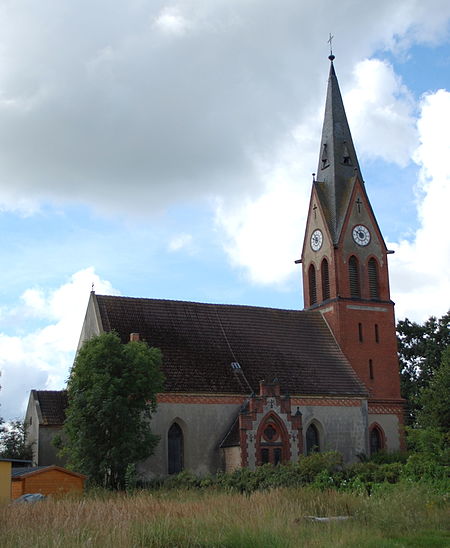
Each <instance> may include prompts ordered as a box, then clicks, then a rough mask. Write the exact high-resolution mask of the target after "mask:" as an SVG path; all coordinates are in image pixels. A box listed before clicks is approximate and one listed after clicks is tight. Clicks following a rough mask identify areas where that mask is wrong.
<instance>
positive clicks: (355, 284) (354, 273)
mask: <svg viewBox="0 0 450 548" xmlns="http://www.w3.org/2000/svg"><path fill="white" fill-rule="evenodd" d="M348 278H349V282H350V295H351V296H352V297H356V298H360V297H361V287H360V284H359V268H358V259H357V258H356V257H355V256H354V255H352V256H351V257H350V260H349V261H348Z"/></svg>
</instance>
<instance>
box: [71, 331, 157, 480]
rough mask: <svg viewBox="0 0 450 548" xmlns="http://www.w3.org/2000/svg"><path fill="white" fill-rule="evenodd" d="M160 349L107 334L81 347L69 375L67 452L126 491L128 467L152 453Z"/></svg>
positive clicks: (74, 463) (95, 476) (78, 465)
mask: <svg viewBox="0 0 450 548" xmlns="http://www.w3.org/2000/svg"><path fill="white" fill-rule="evenodd" d="M160 365H161V352H160V351H159V350H158V349H156V348H149V347H148V345H147V344H146V343H144V342H129V343H128V344H122V343H121V341H120V338H119V336H118V335H117V334H116V333H104V334H102V335H99V336H98V337H94V338H92V339H91V340H89V341H87V342H86V343H85V344H84V345H83V347H82V348H81V349H80V351H79V353H78V355H77V357H76V360H75V363H74V365H73V368H72V370H71V373H70V377H69V381H68V386H67V392H68V400H69V404H68V408H67V414H66V417H67V418H66V421H65V424H64V435H63V436H62V438H61V439H62V440H63V447H64V448H63V454H64V455H66V456H67V457H68V464H69V466H71V467H73V468H74V469H75V470H77V471H79V472H81V473H84V474H86V475H87V476H88V477H89V479H90V481H91V482H92V483H93V484H96V485H101V486H104V487H107V488H112V489H123V488H124V487H125V483H126V481H125V480H126V472H127V468H128V469H129V465H130V464H131V465H133V464H135V463H136V462H137V461H139V460H142V459H145V458H147V457H148V456H150V455H151V454H152V453H153V450H154V448H155V446H156V444H157V442H158V437H157V436H155V435H154V434H152V432H151V430H150V424H149V422H150V418H151V415H152V412H154V410H155V408H156V394H157V393H158V392H160V391H161V390H162V386H163V375H162V373H161V371H160Z"/></svg>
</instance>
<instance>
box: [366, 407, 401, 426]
mask: <svg viewBox="0 0 450 548" xmlns="http://www.w3.org/2000/svg"><path fill="white" fill-rule="evenodd" d="M369 414H370V415H398V416H399V417H402V422H403V415H404V405H403V404H402V403H394V402H393V403H387V402H386V403H381V402H380V403H376V402H373V403H371V402H369Z"/></svg>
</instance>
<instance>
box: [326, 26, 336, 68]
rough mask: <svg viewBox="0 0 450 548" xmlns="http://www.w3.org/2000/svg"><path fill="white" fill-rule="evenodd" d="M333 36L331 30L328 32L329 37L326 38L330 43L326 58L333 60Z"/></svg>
mask: <svg viewBox="0 0 450 548" xmlns="http://www.w3.org/2000/svg"><path fill="white" fill-rule="evenodd" d="M333 38H334V36H333V35H332V34H331V32H330V37H329V38H328V40H327V41H328V43H329V44H330V55H329V56H328V59H329V60H330V61H333V60H334V58H335V57H334V55H333Z"/></svg>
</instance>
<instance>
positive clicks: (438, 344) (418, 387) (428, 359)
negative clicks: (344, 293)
mask: <svg viewBox="0 0 450 548" xmlns="http://www.w3.org/2000/svg"><path fill="white" fill-rule="evenodd" d="M397 342H398V354H399V363H400V380H401V392H402V397H404V398H405V399H406V403H407V413H406V418H407V424H408V425H413V424H415V423H416V420H417V413H418V411H419V410H420V409H421V408H422V402H421V392H422V390H423V389H425V388H427V387H428V385H429V383H430V381H431V379H432V378H433V376H434V374H435V372H436V371H437V370H438V369H439V366H440V364H441V359H442V354H443V352H444V350H445V349H446V348H447V347H448V346H449V345H450V311H449V312H447V314H444V316H442V318H439V319H437V318H435V317H434V316H431V317H430V318H429V319H428V320H427V321H426V322H425V323H424V324H423V325H421V324H418V323H416V322H411V321H410V320H408V318H406V319H405V320H401V321H399V322H398V323H397Z"/></svg>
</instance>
